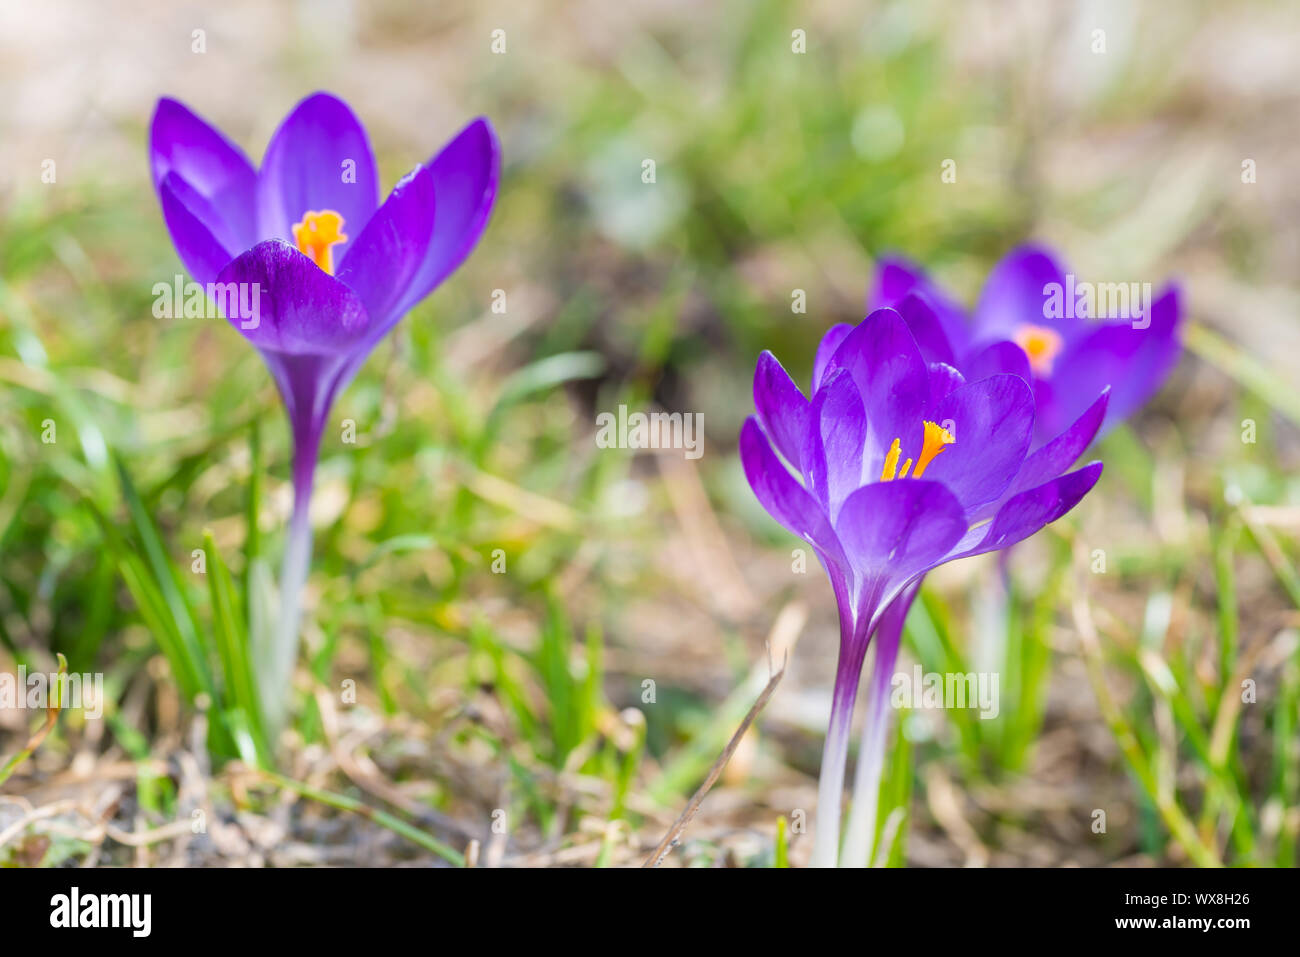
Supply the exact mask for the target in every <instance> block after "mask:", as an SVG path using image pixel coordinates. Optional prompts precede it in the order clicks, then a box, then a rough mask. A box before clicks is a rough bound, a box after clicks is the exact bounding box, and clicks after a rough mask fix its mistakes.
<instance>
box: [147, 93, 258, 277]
mask: <svg viewBox="0 0 1300 957" xmlns="http://www.w3.org/2000/svg"><path fill="white" fill-rule="evenodd" d="M149 166H150V169H151V172H152V173H153V184H154V188H155V189H156V190H158V193H159V196H161V195H162V184H163V181H164V180H165V179H166V178H167V176H168V174H172V173H174V174H175V175H177V176H179V177H180V178H181V179H183V180H184V181H185V182H186V183H188V184H189V186H190V187H191V188H192V189H193V190H194V192H195V193H197V194H198V195H199V196H202V197H203V198H204V200H206V203H204V204H202V206H201V207H199V205H198V204H191V211H192V212H194V213H199V212H200V211H201V212H202V220H201V221H202V223H203V225H204V226H205V227H206V228H207V229H208V231H209V232H211V233H212V234H213V236H215V237H216V239H217V241H218V242H220V243H221V244H222V245H223V246H224V247H225V248H226V249H227V250H229V251H230V256H227V257H226V259H227V261H229V260H230V259H231V258H232V257H233V256H234V255H235V254H237V253H241V252H243V251H244V250H245V249H248V248H249V247H250V246H252V245H253V243H255V242H256V241H257V227H256V223H257V173H256V172H254V170H253V165H252V164H251V163H250V162H249V161H248V157H246V156H245V155H244V152H243V150H241V149H240V148H239V147H238V146H236V145H235V144H234V143H232V142H230V140H228V139H227V138H226V137H225V136H224V135H223V134H222V133H221V132H220V131H219V130H217V129H216V128H215V127H213V126H211V125H210V124H208V123H207V122H205V121H204V120H203V119H201V118H200V117H199V116H197V115H196V114H194V113H193V112H192V111H191V110H190V109H189V108H188V107H186V106H185V105H184V104H183V103H180V102H178V101H177V100H173V99H169V98H166V97H164V98H163V99H161V100H159V101H158V106H157V108H155V110H154V114H153V121H152V123H151V124H150V126H149ZM223 265H224V264H223Z"/></svg>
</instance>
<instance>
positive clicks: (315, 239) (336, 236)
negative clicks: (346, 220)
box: [293, 209, 348, 276]
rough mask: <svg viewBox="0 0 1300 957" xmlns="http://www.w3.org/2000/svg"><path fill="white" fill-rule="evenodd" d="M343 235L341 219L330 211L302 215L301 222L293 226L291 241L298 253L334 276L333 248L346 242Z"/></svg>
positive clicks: (310, 212)
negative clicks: (295, 244) (296, 247)
mask: <svg viewBox="0 0 1300 957" xmlns="http://www.w3.org/2000/svg"><path fill="white" fill-rule="evenodd" d="M347 239H348V237H347V236H345V235H344V234H343V217H342V216H340V215H339V214H338V213H336V212H334V210H332V209H322V210H321V211H320V212H315V211H309V212H306V213H303V216H302V222H300V223H294V224H293V241H294V242H295V243H297V244H298V251H299V252H301V253H302V254H303V255H305V256H307V257H308V258H309V259H311V261H312V262H314V263H315V264H316V265H317V266H320V268H321V269H323V270H325V271H326V272H327V273H329V274H330V275H331V276H332V275H334V246H335V244H336V243H344V242H347Z"/></svg>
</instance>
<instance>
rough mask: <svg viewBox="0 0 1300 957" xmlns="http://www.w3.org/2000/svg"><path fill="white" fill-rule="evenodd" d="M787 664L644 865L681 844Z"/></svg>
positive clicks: (652, 863) (658, 861)
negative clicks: (685, 832)
mask: <svg viewBox="0 0 1300 957" xmlns="http://www.w3.org/2000/svg"><path fill="white" fill-rule="evenodd" d="M785 666H786V662H785V661H784V660H783V661H782V662H781V670H780V671H778V672H777V673H776V674H774V675H772V677H771V678H770V679H769V680H768V682H767V686H766V687H765V688H764V689H763V692H762V694H760V695H759V696H758V700H757V701H755V702H754V706H753V707H752V708H750V709H749V713H748V714H746V715H745V720H744V721H742V722H740V727H739V728H737V729H736V733H735V734H733V735H732V736H731V740H730V741H728V742H727V746H726V747H725V748H723V749H722V753H721V754H719V755H718V759H717V760H716V761H714V762H713V767H711V768H709V773H708V776H707V777H706V778H705V779H704V783H703V784H701V785H700V787H699V789H698V790H697V791H696V792H695V793H694V794H693V795H692V796H691V799H690V801H689V802H688V803H687V805H686V809H685V810H684V811H682V813H681V816H680V817H678V818H677V820H676V821H674V822H673V826H672V827H670V828H669V829H668V833H667V834H665V835H664V839H663V840H662V841H660V842H659V846H658V847H656V848H655V849H654V853H653V854H651V855H650V856H649V857H647V858H646V860H645V863H644V864H642V865H641V866H642V867H658V866H659V865H660V864H662V863H663V861H664V858H665V857H667V856H668V853H669V851H671V850H672V849H673V847H674V846H675V845H676V844H677V839H678V838H679V837H680V836H681V834H682V832H683V831H684V830H686V825H688V824H690V823H691V819H692V818H694V817H695V815H696V813H697V812H698V811H699V809H700V805H701V804H703V803H704V796H705V795H706V794H708V793H709V789H710V788H711V787H713V785H714V782H716V781H717V780H718V778H719V777H720V776H721V774H722V769H723V768H725V767H726V766H727V762H728V761H730V760H731V756H732V755H733V754H734V753H735V752H736V748H737V747H739V746H740V739H741V738H743V737H744V736H745V732H746V731H748V730H749V726H750V725H751V724H753V723H754V719H755V718H757V717H758V713H759V712H760V711H762V710H763V706H764V705H766V704H767V702H768V699H769V698H771V697H772V692H774V691H776V686H777V684H778V683H780V681H781V676H782V675H784V674H785Z"/></svg>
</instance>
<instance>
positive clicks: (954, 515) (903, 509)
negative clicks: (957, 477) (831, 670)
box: [835, 479, 966, 618]
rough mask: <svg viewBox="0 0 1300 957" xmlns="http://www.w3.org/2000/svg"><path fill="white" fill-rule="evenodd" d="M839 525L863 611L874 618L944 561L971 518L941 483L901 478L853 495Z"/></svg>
mask: <svg viewBox="0 0 1300 957" xmlns="http://www.w3.org/2000/svg"><path fill="white" fill-rule="evenodd" d="M835 530H836V534H837V535H838V536H839V540H840V542H841V543H842V545H843V548H844V553H845V555H846V556H847V558H848V560H849V563H850V564H851V565H852V566H853V569H854V572H855V574H856V575H857V577H858V579H859V581H860V586H859V589H860V590H859V595H858V602H859V615H862V616H867V617H869V618H870V617H874V616H875V615H876V614H877V613H878V612H880V611H883V610H884V606H885V605H886V604H887V603H888V602H890V601H892V600H893V598H894V597H895V596H896V595H897V594H898V592H899V590H900V589H902V588H903V587H904V586H905V585H907V584H908V583H909V582H910V581H911V580H912V579H914V578H915V577H916V576H918V575H921V574H923V573H924V572H926V571H928V570H929V569H930V568H933V567H934V566H935V565H936V564H938V563H939V562H941V561H943V560H944V557H945V556H946V555H947V554H948V552H949V551H950V550H951V549H952V547H953V546H954V545H955V544H957V542H959V541H960V540H961V537H962V535H963V533H965V531H966V517H965V514H964V513H963V512H962V507H961V504H960V503H959V502H958V501H957V499H956V498H955V497H954V496H953V495H952V493H951V492H949V491H948V490H947V489H946V488H944V487H943V485H941V484H940V483H938V482H927V481H925V480H923V479H922V480H916V479H901V480H898V481H894V482H874V483H872V484H870V485H864V486H863V487H862V488H860V489H858V490H857V491H856V492H854V493H853V494H852V495H850V496H849V497H848V499H847V500H846V501H845V503H844V507H843V508H841V509H840V514H839V518H838V519H837V520H836V525H835Z"/></svg>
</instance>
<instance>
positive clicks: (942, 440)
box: [880, 422, 956, 482]
mask: <svg viewBox="0 0 1300 957" xmlns="http://www.w3.org/2000/svg"><path fill="white" fill-rule="evenodd" d="M955 441H956V439H954V438H953V436H952V433H951V432H949V431H948V430H947V429H945V428H944V427H943V426H941V425H938V424H937V423H934V422H926V423H925V437H924V438H923V439H922V440H921V454H920V455H918V456H917V457H916V471H915V472H913V473H912V478H920V477H921V476H922V475H923V474H924V473H925V470H926V468H927V467H928V466H929V465H930V463H931V462H933V461H934V457H935V456H936V455H938V454H939V453H940V452H942V451H943V450H944V449H945V448H946V447H947V446H949V445H951V444H952V443H953V442H955ZM902 454H903V449H902V442H901V441H900V440H898V439H894V441H893V444H891V445H890V446H889V452H888V453H886V455H885V467H884V468H883V469H881V470H880V481H882V482H891V481H893V480H894V479H896V478H907V470H908V469H910V468H911V467H912V460H911V459H908V460H907V461H905V462H904V463H903V467H902V468H901V469H900V468H899V467H898V459H899V457H900V456H901V455H902Z"/></svg>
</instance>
